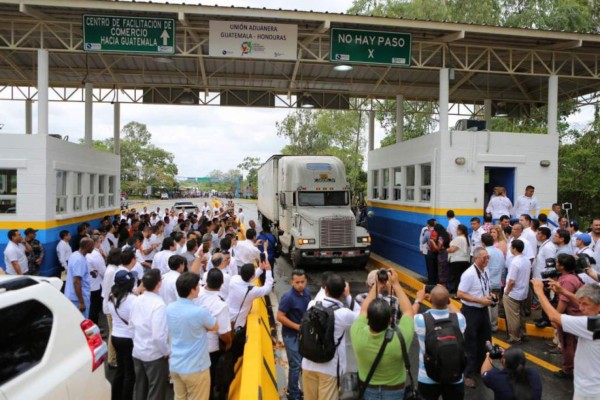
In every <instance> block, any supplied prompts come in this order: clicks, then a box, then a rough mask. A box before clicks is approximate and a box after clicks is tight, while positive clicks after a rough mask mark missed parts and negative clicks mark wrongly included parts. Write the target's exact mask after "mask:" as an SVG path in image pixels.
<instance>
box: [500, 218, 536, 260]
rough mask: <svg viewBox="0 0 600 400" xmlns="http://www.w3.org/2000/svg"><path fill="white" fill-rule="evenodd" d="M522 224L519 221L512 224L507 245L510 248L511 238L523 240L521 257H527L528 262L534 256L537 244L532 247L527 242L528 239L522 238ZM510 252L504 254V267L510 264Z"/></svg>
mask: <svg viewBox="0 0 600 400" xmlns="http://www.w3.org/2000/svg"><path fill="white" fill-rule="evenodd" d="M523 230H524V228H523V225H521V223H520V222H516V223H515V224H513V226H512V231H511V234H510V239H509V241H508V246H509V248H508V249H510V244H511V243H512V241H513V240H515V239H519V240H521V241H522V242H523V246H524V249H523V251H522V253H523V257H525V258H527V259H528V260H529V261H530V262H532V261H533V259H534V258H535V253H536V250H537V246H536V247H532V246H531V243H529V240H523V237H522V235H523ZM512 257H513V255H512V253H510V252H508V254H506V267H507V268H508V266H509V265H510V262H511V260H512Z"/></svg>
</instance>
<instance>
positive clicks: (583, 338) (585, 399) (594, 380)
mask: <svg viewBox="0 0 600 400" xmlns="http://www.w3.org/2000/svg"><path fill="white" fill-rule="evenodd" d="M532 284H533V290H534V291H535V293H536V294H537V295H538V297H539V299H540V304H541V306H542V309H543V310H544V311H545V312H546V313H547V314H548V317H550V320H551V321H552V323H554V324H556V325H561V326H562V329H563V331H564V332H566V333H570V334H572V335H575V336H577V350H575V370H574V374H573V375H574V379H573V384H574V387H575V393H574V395H573V400H590V399H592V400H598V399H600V374H599V373H598V370H600V340H594V332H592V331H590V330H589V328H588V321H589V319H588V317H597V316H598V315H599V314H600V286H598V285H583V286H582V287H581V288H580V289H579V290H578V291H577V293H576V294H573V293H569V292H568V291H566V290H564V289H563V288H561V287H560V285H557V284H556V283H554V284H551V289H552V290H553V291H555V292H556V294H560V295H564V296H566V297H568V298H569V300H573V301H577V302H578V303H579V310H580V311H581V313H582V314H583V316H572V315H567V314H561V313H560V312H559V311H558V310H556V308H554V307H553V306H552V304H550V301H549V300H548V299H547V298H546V296H545V294H544V283H543V282H542V281H541V280H539V279H534V280H532ZM575 304H577V303H575Z"/></svg>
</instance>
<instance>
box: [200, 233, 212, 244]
mask: <svg viewBox="0 0 600 400" xmlns="http://www.w3.org/2000/svg"><path fill="white" fill-rule="evenodd" d="M212 240H213V237H212V235H211V234H210V233H205V234H204V236H202V243H208V242H212Z"/></svg>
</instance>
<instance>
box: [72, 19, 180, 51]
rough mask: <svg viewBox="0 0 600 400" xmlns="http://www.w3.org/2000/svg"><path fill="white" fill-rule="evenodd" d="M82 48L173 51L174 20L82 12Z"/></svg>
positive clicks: (88, 49) (92, 49)
mask: <svg viewBox="0 0 600 400" xmlns="http://www.w3.org/2000/svg"><path fill="white" fill-rule="evenodd" d="M83 50H84V51H95V52H121V53H149V54H165V55H168V54H175V20H174V19H170V18H150V17H116V16H108V15H84V16H83Z"/></svg>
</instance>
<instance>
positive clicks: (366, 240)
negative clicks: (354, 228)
mask: <svg viewBox="0 0 600 400" xmlns="http://www.w3.org/2000/svg"><path fill="white" fill-rule="evenodd" d="M356 240H357V242H358V243H371V236H359V237H358V238H357V239H356Z"/></svg>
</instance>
